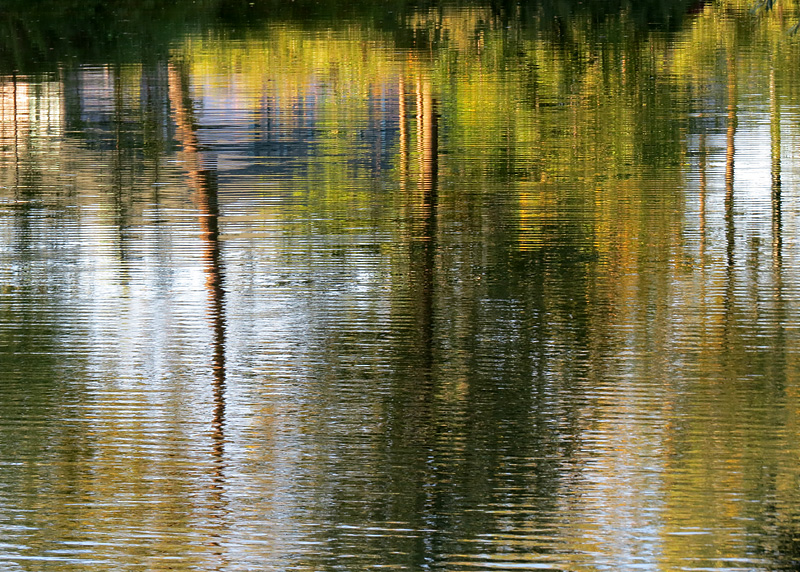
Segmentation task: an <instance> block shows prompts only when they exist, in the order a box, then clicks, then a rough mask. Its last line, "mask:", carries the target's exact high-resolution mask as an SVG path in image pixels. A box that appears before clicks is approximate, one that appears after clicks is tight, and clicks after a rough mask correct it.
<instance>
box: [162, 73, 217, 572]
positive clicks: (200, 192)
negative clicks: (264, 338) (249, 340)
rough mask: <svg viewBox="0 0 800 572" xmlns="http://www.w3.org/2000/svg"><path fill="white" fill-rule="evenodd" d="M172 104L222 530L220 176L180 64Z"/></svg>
mask: <svg viewBox="0 0 800 572" xmlns="http://www.w3.org/2000/svg"><path fill="white" fill-rule="evenodd" d="M169 87H170V102H171V105H172V108H173V112H174V114H175V122H176V125H177V138H178V140H179V142H180V143H181V145H182V147H183V151H184V153H185V155H186V157H185V158H186V165H187V171H188V174H189V184H190V186H191V188H192V190H193V191H194V193H195V200H196V202H197V209H198V215H199V219H200V229H201V235H200V236H201V240H202V243H203V260H204V261H205V273H206V284H205V286H206V291H207V294H208V314H209V320H210V325H211V330H212V347H213V353H212V357H211V366H212V371H213V380H212V390H213V391H212V393H213V400H214V408H213V412H212V419H211V438H212V445H211V456H212V459H213V464H212V467H213V470H212V479H211V491H212V504H213V509H214V511H215V512H216V516H217V517H218V518H219V522H220V525H221V526H222V527H224V518H223V516H224V514H225V513H226V499H225V494H224V493H225V487H224V485H225V472H224V470H225V389H226V382H225V335H226V322H225V288H224V273H223V264H222V257H221V250H220V240H219V237H220V231H219V200H218V191H219V185H218V178H217V170H216V167H215V165H213V162H212V161H210V160H209V157H207V156H206V154H205V153H204V152H203V149H202V147H201V146H200V143H199V139H198V136H197V123H196V121H195V117H194V111H193V105H192V99H191V94H190V93H189V81H188V73H187V70H186V69H185V68H183V66H181V65H180V64H179V63H171V64H170V66H169ZM223 537H224V531H220V532H218V533H212V538H211V539H210V544H211V545H212V546H215V547H216V548H217V550H216V551H215V554H217V556H218V557H219V558H220V562H219V565H220V568H223V567H224V562H223V561H222V557H223V554H224V550H223V547H222V545H221V544H220V540H219V539H220V538H223Z"/></svg>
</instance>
